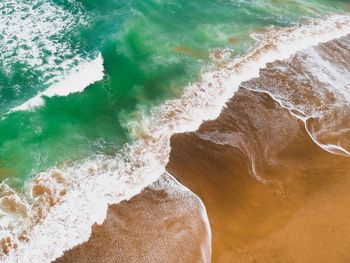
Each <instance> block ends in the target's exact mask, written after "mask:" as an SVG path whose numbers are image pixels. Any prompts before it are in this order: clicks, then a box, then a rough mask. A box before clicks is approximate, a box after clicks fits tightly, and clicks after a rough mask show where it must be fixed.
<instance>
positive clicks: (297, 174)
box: [57, 36, 350, 263]
mask: <svg viewBox="0 0 350 263" xmlns="http://www.w3.org/2000/svg"><path fill="white" fill-rule="evenodd" d="M309 51H310V50H309ZM307 52H308V51H306V53H305V52H304V53H303V52H299V53H298V54H297V55H296V56H294V57H292V58H291V59H289V60H286V61H277V62H274V63H271V64H269V65H268V66H267V68H266V69H264V70H262V71H261V75H260V77H259V78H257V79H254V80H250V81H248V82H246V83H243V84H242V86H243V87H245V89H244V88H241V89H240V90H239V91H238V92H237V93H236V94H235V96H234V97H233V98H232V99H231V100H230V102H229V103H228V104H227V106H226V107H225V108H224V109H223V111H222V112H221V114H220V116H219V118H217V119H216V120H213V121H208V122H205V123H203V124H202V125H201V127H200V128H199V130H198V131H196V132H193V133H187V134H177V135H174V136H173V137H172V140H171V146H172V151H171V156H170V161H169V163H168V165H167V170H168V172H169V173H171V174H172V175H173V176H175V177H176V178H177V179H178V180H179V181H180V182H181V183H182V184H183V185H185V186H187V187H189V188H190V189H191V190H192V191H193V192H194V193H195V194H197V195H198V196H199V197H200V198H201V199H202V200H203V202H204V204H205V206H206V209H207V211H208V216H209V220H210V223H211V228H212V237H213V240H212V248H213V258H212V259H213V260H212V261H213V262H224V263H226V262H274V263H275V262H282V263H285V262H300V263H313V262H315V263H316V262H317V263H322V262H350V220H349V218H350V191H349V189H350V158H347V157H342V156H340V155H335V154H330V153H328V152H326V151H325V150H323V149H322V148H320V147H319V146H317V145H316V144H315V143H314V141H313V140H312V139H311V138H310V136H309V135H308V134H307V132H306V130H305V127H304V123H303V122H301V121H300V120H297V119H296V118H295V117H293V116H292V115H291V114H290V113H289V112H288V111H287V110H286V109H284V108H282V107H281V106H280V104H278V103H277V102H276V101H274V100H273V99H272V98H271V97H270V95H267V94H266V93H262V92H256V91H262V90H264V91H265V92H269V93H270V94H274V96H276V97H279V98H283V99H284V102H287V103H289V104H291V105H293V106H294V109H298V110H299V109H305V110H306V111H309V112H310V111H311V112H313V111H318V112H322V113H323V118H315V119H313V120H310V121H308V123H307V124H308V125H307V127H308V129H309V130H310V131H311V130H312V131H313V132H314V135H317V137H318V138H319V139H320V141H321V142H322V143H329V142H332V143H334V144H337V143H339V144H340V145H342V146H343V147H345V148H347V149H349V148H348V147H349V145H350V141H349V129H348V128H349V114H350V107H349V105H348V103H345V104H339V101H338V100H337V99H336V96H335V95H336V94H335V93H334V94H333V91H332V88H333V87H335V88H334V90H337V88H339V87H336V85H340V86H341V85H343V84H342V83H340V84H338V83H336V79H335V78H333V77H332V78H329V79H330V80H332V82H334V83H327V82H323V81H320V80H319V79H318V76H315V72H316V73H317V75H319V74H328V73H329V72H328V71H327V70H324V69H323V68H322V66H323V64H322V63H325V64H324V65H326V64H328V65H329V64H332V65H333V64H334V65H336V66H337V67H336V68H334V71H335V72H336V71H337V70H339V69H342V70H348V71H350V63H349V62H348V60H346V59H344V58H348V57H349V56H350V37H349V36H348V37H346V38H343V39H341V40H335V41H332V42H330V43H327V44H322V45H319V47H317V52H318V53H317V58H318V59H317V61H321V62H320V63H321V65H319V67H320V69H321V70H320V71H317V70H316V71H313V70H314V69H315V67H317V65H316V66H315V61H312V57H313V55H314V54H315V52H316V51H315V50H311V53H310V54H311V56H310V54H308V53H307ZM321 58H322V59H323V61H324V62H322V59H321ZM317 63H319V62H317ZM322 70H323V71H322ZM332 70H333V69H332ZM332 70H331V71H332ZM344 72H345V71H344ZM324 76H325V75H323V77H324ZM321 79H322V76H321ZM323 79H327V77H326V78H323ZM333 84H334V85H335V86H333ZM340 88H343V89H344V88H345V87H343V86H341V87H340ZM247 89H249V90H255V91H248V90H247ZM338 92H339V91H338ZM298 114H299V113H298ZM162 187H163V190H161V188H162ZM162 187H160V188H159V187H158V188H157V189H154V187H153V188H147V189H146V190H145V191H143V192H142V193H141V194H140V195H138V196H136V197H134V198H133V199H131V200H130V201H127V202H123V203H121V204H118V205H113V206H111V207H110V208H109V211H108V216H107V219H106V221H105V222H104V223H103V224H102V225H101V226H94V227H93V233H92V235H91V238H90V240H89V241H88V242H86V243H84V244H82V245H80V246H77V247H75V248H74V249H72V250H70V251H68V252H66V253H65V255H64V256H63V257H62V258H60V259H59V260H57V262H170V263H172V262H205V261H206V260H208V258H209V257H210V248H209V246H210V245H209V243H210V242H209V241H208V240H209V239H210V234H209V233H208V228H207V225H206V224H205V221H206V220H205V217H204V216H203V211H204V208H203V207H202V205H201V203H200V202H199V200H198V198H197V197H196V196H195V195H191V193H190V192H188V191H185V192H186V193H187V194H186V195H187V196H188V197H189V198H179V196H182V195H169V194H167V193H168V192H169V191H168V190H164V189H165V188H166V187H165V186H164V185H163V186H162ZM164 187H165V188H164ZM172 189H174V188H172ZM175 189H180V188H177V187H175ZM175 192H176V191H175ZM182 192H183V191H182V190H181V191H180V192H178V193H182Z"/></svg>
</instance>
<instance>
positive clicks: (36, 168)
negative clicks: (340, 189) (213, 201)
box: [0, 0, 350, 261]
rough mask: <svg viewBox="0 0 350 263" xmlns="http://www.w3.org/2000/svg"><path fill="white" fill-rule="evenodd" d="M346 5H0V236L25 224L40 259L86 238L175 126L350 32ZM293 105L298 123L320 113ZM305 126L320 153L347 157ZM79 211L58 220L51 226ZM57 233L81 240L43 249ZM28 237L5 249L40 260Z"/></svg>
mask: <svg viewBox="0 0 350 263" xmlns="http://www.w3.org/2000/svg"><path fill="white" fill-rule="evenodd" d="M349 9H350V7H349V3H348V2H347V1H341V0H337V1H334V0H333V1H332V0H322V1H321V0H317V1H316V0H314V1H301V0H259V1H250V0H231V1H223V0H222V1H204V0H195V1H117V0H111V1H97V0H95V1H92V0H81V1H78V0H67V1H56V0H52V1H49V0H30V1H26V2H19V1H14V0H4V1H2V2H1V3H0V12H1V13H0V14H1V15H0V69H1V70H0V179H1V180H2V185H1V187H2V192H3V194H2V196H1V198H2V199H1V203H0V208H1V215H0V216H1V220H0V223H1V225H2V228H1V238H6V237H7V236H11V237H12V238H13V239H14V240H17V239H18V237H19V236H20V235H21V234H23V233H24V232H25V234H26V235H28V236H31V238H30V240H31V242H33V243H35V242H36V243H35V244H36V247H40V246H41V247H42V249H41V250H42V251H40V253H46V254H45V255H46V256H45V259H43V260H44V261H45V260H46V261H49V260H52V259H54V258H55V257H57V256H58V255H60V253H62V251H63V250H64V249H67V248H71V247H72V246H74V245H75V244H77V243H78V242H82V241H84V240H86V239H87V238H88V236H89V231H90V226H91V225H92V224H93V223H94V222H101V221H103V218H104V217H105V213H106V206H107V204H108V203H117V202H119V201H121V200H124V199H127V198H130V197H132V196H133V195H135V194H137V193H138V192H140V191H141V190H142V189H143V188H144V187H145V186H147V185H148V184H150V183H152V182H153V181H155V180H156V179H157V178H158V177H159V176H160V175H161V174H162V172H163V171H164V168H165V165H166V163H167V160H168V155H169V139H170V136H171V135H172V134H173V133H175V132H184V131H187V130H195V129H196V128H197V127H198V125H199V124H200V123H201V121H202V120H206V119H210V118H215V117H216V116H217V115H218V113H220V110H221V107H222V106H223V105H224V103H225V101H226V100H227V99H228V98H230V97H231V96H233V94H234V92H235V91H236V90H237V85H239V84H240V83H241V82H242V81H247V80H250V79H251V78H253V77H257V76H256V74H259V69H260V68H261V67H264V66H265V64H266V63H268V62H273V61H274V60H276V59H287V58H288V57H289V56H290V55H292V54H294V53H295V52H297V51H299V50H301V49H304V48H308V47H309V46H310V45H316V44H318V43H319V42H325V41H329V40H332V39H333V38H336V37H341V36H344V35H346V34H348V33H350V18H349V17H348V16H347V12H348V11H349ZM310 21H313V22H310ZM310 59H311V58H310ZM310 59H309V60H310ZM312 59H314V61H318V62H319V59H320V58H318V57H317V54H316V55H315V56H314V57H313V58H312ZM308 63H309V62H308ZM314 63H315V64H317V63H316V62H314ZM305 64H306V63H305ZM309 64H310V63H309ZM309 64H307V65H309ZM281 67H283V65H282V66H281ZM281 70H282V71H283V69H281ZM303 70H304V71H305V69H303ZM307 70H308V72H311V71H312V70H313V68H312V66H311V67H308V68H307ZM329 71H330V69H325V72H329ZM310 74H315V73H312V72H311V73H310ZM324 76H325V78H327V74H326V73H325V75H324ZM326 80H327V79H325V81H324V83H328V82H327V81H326ZM327 85H328V84H327ZM345 86H346V87H347V82H346V84H345ZM247 88H248V87H247ZM259 88H261V89H262V90H264V91H266V90H267V91H269V89H268V87H265V86H264V87H259ZM259 88H257V87H256V86H254V90H257V89H259ZM327 88H328V86H327V87H326V88H325V89H327ZM251 89H253V88H252V87H251ZM347 92H348V90H347V89H346V88H345V90H339V92H338V91H337V93H339V94H342V95H341V96H342V98H343V97H344V96H348V95H346V94H348V93H347ZM275 94H277V95H276V96H279V97H278V99H279V100H281V99H280V97H283V98H284V100H282V102H281V104H283V106H284V107H287V108H288V107H289V106H290V105H291V101H292V98H289V97H288V96H284V94H278V93H276V92H275ZM344 94H345V95H344ZM282 95H283V96H282ZM315 96H316V95H315ZM344 100H345V101H348V100H347V98H346V99H344ZM288 103H289V104H288ZM298 103H299V104H298ZM292 104H293V107H294V105H296V106H295V107H296V109H294V108H293V109H292V110H291V112H293V113H295V115H296V116H297V117H298V118H300V119H303V118H304V117H305V116H307V117H315V116H316V117H317V116H319V115H317V112H310V111H306V112H302V111H303V110H304V108H303V110H301V109H300V107H299V108H298V105H300V104H303V105H304V104H306V102H302V103H301V102H293V103H292ZM313 110H314V108H313ZM319 112H322V109H319V111H318V113H319ZM344 118H345V117H344ZM344 122H346V120H344ZM310 125H311V126H312V127H311V126H310V129H308V131H309V132H310V134H311V136H312V138H314V139H315V141H316V142H318V143H319V145H320V146H321V147H323V148H324V149H325V150H327V151H330V152H334V153H335V152H336V153H340V154H343V155H348V154H349V152H348V150H347V148H346V147H345V146H344V147H343V146H341V145H340V144H339V143H338V141H337V142H335V143H332V142H333V141H334V140H333V139H334V138H333V137H334V136H333V137H332V136H330V135H329V136H328V135H324V134H322V129H321V128H322V127H319V126H320V124H317V123H316V124H310ZM327 136H328V137H331V138H330V139H329V138H327ZM344 136H345V135H344ZM332 140H333V141H332ZM344 141H345V139H344ZM92 188H93V189H92ZM74 198H75V199H74ZM83 199H84V201H82V200H83ZM74 207H80V208H81V209H78V210H79V211H77V212H76V215H71V216H72V218H68V219H67V222H66V223H67V225H66V226H65V227H66V228H63V229H59V228H57V227H62V226H56V225H54V223H47V222H49V220H47V218H53V219H55V218H57V217H63V218H67V214H68V212H69V211H71V210H70V209H74ZM92 210H93V211H95V213H94V214H93V215H90V212H91V211H92ZM82 216H85V217H84V218H85V219H86V220H85V221H86V222H85V223H86V224H85V225H84V224H82V225H84V226H82V227H81V228H79V229H78V230H76V231H77V232H74V231H73V230H72V229H71V228H74V227H76V224H77V218H81V217H82ZM53 221H54V220H53ZM38 222H40V224H38ZM49 226H50V227H51V228H52V231H53V232H55V233H56V234H52V235H51V237H50V238H51V239H50V240H49V241H48V240H45V238H44V235H45V234H44V233H47V232H46V231H48V230H47V229H48V227H49ZM28 229H29V230H28ZM24 230H25V231H24ZM64 231H71V232H74V233H75V234H74V236H75V237H76V239H74V238H71V239H70V240H69V241H67V242H61V243H62V244H60V245H59V246H57V247H55V248H54V249H52V248H51V250H50V247H51V245H50V244H51V243H55V242H57V240H62V236H60V233H64ZM32 232H33V233H34V234H32ZM62 235H64V234H62ZM31 242H27V243H25V244H24V245H23V248H22V246H21V245H17V246H18V247H19V248H18V249H13V250H11V251H10V252H8V251H3V252H5V253H6V254H10V255H13V256H14V257H16V258H21V257H26V258H31V257H34V254H30V253H37V251H36V252H28V251H29V250H30V247H31ZM40 242H44V243H46V244H47V245H44V244H42V243H40ZM50 242H51V243H50ZM19 243H20V242H19ZM26 253H27V254H26Z"/></svg>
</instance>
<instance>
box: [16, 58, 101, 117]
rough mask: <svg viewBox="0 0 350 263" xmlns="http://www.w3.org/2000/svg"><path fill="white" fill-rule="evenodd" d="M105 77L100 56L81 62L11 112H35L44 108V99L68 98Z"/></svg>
mask: <svg viewBox="0 0 350 263" xmlns="http://www.w3.org/2000/svg"><path fill="white" fill-rule="evenodd" d="M103 76H104V69H103V59H102V55H101V54H99V55H98V56H97V57H96V58H95V59H94V60H92V61H84V62H81V63H80V64H79V65H78V66H77V67H75V68H73V69H72V70H71V71H70V72H69V73H68V74H67V76H65V77H64V78H63V79H62V80H60V81H59V82H58V83H54V84H52V85H51V86H50V87H49V88H48V89H46V90H45V91H43V92H39V93H38V94H37V95H36V96H34V97H33V98H31V99H29V100H28V101H26V102H25V103H23V104H21V105H20V106H18V107H15V108H13V109H11V111H10V112H15V111H24V110H33V109H35V108H37V107H39V106H42V105H44V99H43V97H53V96H67V95H69V94H71V93H76V92H82V91H83V90H84V89H85V88H86V87H87V86H89V85H90V84H92V83H94V82H96V81H99V80H101V79H103Z"/></svg>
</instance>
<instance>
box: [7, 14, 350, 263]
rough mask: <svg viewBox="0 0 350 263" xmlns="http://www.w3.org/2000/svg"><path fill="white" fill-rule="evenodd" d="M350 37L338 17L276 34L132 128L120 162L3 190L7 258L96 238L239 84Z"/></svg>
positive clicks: (58, 171)
mask: <svg viewBox="0 0 350 263" xmlns="http://www.w3.org/2000/svg"><path fill="white" fill-rule="evenodd" d="M349 33H350V17H349V16H344V15H334V16H330V17H327V18H325V19H323V20H320V19H318V20H312V21H309V22H308V23H306V24H305V25H303V26H300V27H293V28H284V29H279V30H276V29H270V30H268V31H267V32H266V33H265V35H264V38H263V39H261V40H260V41H259V44H258V45H257V46H256V47H255V48H254V49H253V50H251V52H250V53H249V54H247V55H246V56H243V57H241V58H237V59H235V60H233V61H232V62H230V63H228V64H227V65H226V66H223V67H222V68H220V69H219V70H216V71H212V72H207V73H205V74H203V76H202V78H201V80H200V81H199V82H197V83H194V84H191V85H189V86H187V87H186V88H185V90H184V92H183V94H182V96H181V97H180V98H178V99H174V100H169V101H166V102H165V103H163V104H162V105H160V106H158V107H155V108H154V109H153V111H152V113H151V114H146V113H144V116H143V118H142V120H141V121H139V122H136V121H134V122H130V123H129V124H128V126H129V128H130V131H131V133H132V134H133V136H134V137H135V143H133V144H132V145H126V146H125V148H124V149H123V150H122V151H121V152H120V153H119V154H118V155H117V156H115V157H106V156H102V155H98V156H93V157H91V158H90V159H88V160H83V161H80V162H77V163H75V164H74V165H71V166H65V167H55V168H52V169H50V170H48V171H46V172H42V173H40V174H38V175H37V176H35V177H34V178H33V179H32V180H31V181H30V182H28V183H27V185H26V188H25V189H26V190H25V191H24V193H22V194H19V193H15V192H14V191H13V190H11V189H9V187H7V186H5V185H3V186H2V187H3V191H2V193H1V195H0V196H1V197H0V208H1V213H2V217H1V225H2V228H1V229H0V230H1V231H0V235H1V237H3V239H2V243H1V244H2V248H3V252H4V253H5V254H6V255H3V260H4V261H5V262H49V261H52V260H54V259H55V258H57V257H59V256H61V255H62V253H63V252H64V251H66V250H68V249H70V248H72V247H74V246H76V245H77V244H79V243H82V242H84V241H86V240H88V238H89V235H90V233H91V226H92V225H93V224H94V223H98V224H100V223H102V222H103V220H104V219H105V217H106V212H107V207H108V204H115V203H118V202H120V201H122V200H127V199H129V198H131V197H132V196H134V195H136V194H138V193H140V192H141V191H142V190H143V189H144V188H145V187H146V186H148V185H150V184H151V183H153V182H154V181H156V180H157V179H158V178H159V177H160V176H161V175H162V174H163V173H164V169H165V165H166V164H167V162H168V159H169V154H170V137H171V136H172V135H173V134H174V133H182V132H189V131H195V130H196V129H197V128H198V127H199V125H200V124H201V123H202V122H203V121H204V120H209V119H215V118H216V117H217V116H218V115H219V114H220V111H221V109H222V107H223V106H224V105H225V103H226V101H227V100H228V99H229V98H230V97H232V96H233V95H234V93H235V91H237V89H238V87H239V84H240V83H242V82H243V81H247V80H250V79H252V78H256V77H258V76H259V71H260V70H261V69H262V68H265V67H266V66H267V64H268V63H270V62H273V61H275V60H278V59H280V60H282V59H287V58H289V57H290V56H291V55H293V54H294V53H296V52H297V51H300V50H302V49H305V48H308V47H310V46H312V45H317V44H319V43H323V42H327V41H330V40H332V39H335V38H340V37H342V36H345V35H347V34H349Z"/></svg>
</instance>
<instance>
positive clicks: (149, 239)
mask: <svg viewBox="0 0 350 263" xmlns="http://www.w3.org/2000/svg"><path fill="white" fill-rule="evenodd" d="M210 246H211V244H210V229H209V226H208V224H207V221H206V214H205V208H204V207H203V204H202V203H201V201H200V200H199V198H198V197H197V196H195V195H194V194H193V193H192V192H190V191H188V190H187V189H186V188H184V187H183V186H181V185H180V184H178V183H177V182H176V181H174V180H173V179H172V178H169V177H167V176H166V175H165V176H163V177H162V178H161V179H160V180H159V181H158V182H156V183H155V184H153V185H152V186H150V187H148V188H146V189H145V190H144V191H143V192H142V193H141V194H139V195H137V196H135V197H134V198H132V199H131V200H129V201H124V202H122V203H120V204H118V205H112V206H110V207H109V209H108V215H107V218H106V220H105V221H104V223H103V224H102V225H94V226H93V230H92V235H91V237H90V239H89V241H87V242H85V243H83V244H82V245H79V246H77V247H75V248H73V249H72V250H70V251H68V252H66V253H65V254H64V256H62V257H61V258H59V259H57V260H56V261H55V262H56V263H62V262H72V263H73V262H74V263H79V262H84V263H85V262H99V263H107V262H108V263H110V262H131V263H132V262H135V263H137V262H150V263H151V262H152V263H153V262H155V263H157V262H159V263H163V262H184V263H185V262H194V263H195V262H210V257H211V255H210V253H211V248H210Z"/></svg>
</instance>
